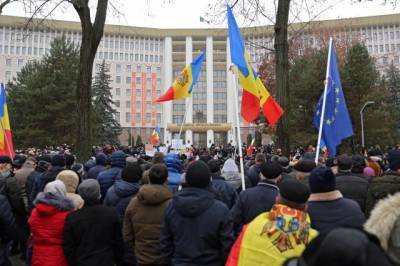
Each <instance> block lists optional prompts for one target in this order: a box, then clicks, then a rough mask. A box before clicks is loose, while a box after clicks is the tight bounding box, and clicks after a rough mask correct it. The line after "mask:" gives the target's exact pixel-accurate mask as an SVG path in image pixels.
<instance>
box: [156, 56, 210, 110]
mask: <svg viewBox="0 0 400 266" xmlns="http://www.w3.org/2000/svg"><path fill="white" fill-rule="evenodd" d="M205 57H206V53H205V52H203V53H201V54H200V55H199V56H198V57H197V58H196V59H195V60H194V61H193V62H192V63H190V64H188V65H187V66H186V67H185V68H184V69H183V70H182V71H181V73H180V74H179V77H178V78H177V79H175V81H174V82H173V83H172V85H171V87H169V88H168V90H167V91H166V92H165V93H164V94H163V95H161V96H160V97H158V98H157V100H156V102H165V101H171V100H175V99H183V98H187V97H189V96H190V95H191V94H192V90H193V86H194V85H195V84H196V82H197V79H198V78H199V75H200V72H201V66H202V64H203V61H204V58H205Z"/></svg>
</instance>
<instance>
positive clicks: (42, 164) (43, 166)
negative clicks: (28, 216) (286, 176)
mask: <svg viewBox="0 0 400 266" xmlns="http://www.w3.org/2000/svg"><path fill="white" fill-rule="evenodd" d="M50 163H51V157H50V156H42V157H39V159H38V164H37V165H36V167H35V171H33V172H32V173H30V174H29V175H28V177H27V180H26V195H27V197H28V206H27V209H28V213H30V212H31V211H32V210H33V208H34V206H33V201H34V200H35V195H34V194H35V191H34V186H35V182H39V181H36V180H39V179H40V176H41V175H42V173H44V172H46V171H47V170H48V169H49V167H50Z"/></svg>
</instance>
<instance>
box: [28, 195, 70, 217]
mask: <svg viewBox="0 0 400 266" xmlns="http://www.w3.org/2000/svg"><path fill="white" fill-rule="evenodd" d="M33 203H34V204H35V206H36V208H38V207H39V206H40V208H39V209H38V210H37V211H38V212H39V213H40V214H41V215H53V214H54V213H55V212H58V211H70V210H73V209H74V204H73V202H72V201H71V200H70V199H69V198H67V197H57V196H53V195H51V194H47V193H43V192H40V193H39V194H38V195H37V197H36V199H35V201H34V202H33ZM46 206H47V207H46ZM49 207H52V208H49Z"/></svg>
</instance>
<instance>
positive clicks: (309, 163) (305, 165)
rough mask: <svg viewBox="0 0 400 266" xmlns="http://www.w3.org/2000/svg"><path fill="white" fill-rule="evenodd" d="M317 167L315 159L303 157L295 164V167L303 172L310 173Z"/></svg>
mask: <svg viewBox="0 0 400 266" xmlns="http://www.w3.org/2000/svg"><path fill="white" fill-rule="evenodd" d="M315 167H316V165H315V162H314V161H313V160H308V159H301V160H300V161H299V162H298V163H296V164H295V165H294V166H293V169H295V170H296V171H299V172H303V173H309V172H311V171H312V170H313V169H314V168H315Z"/></svg>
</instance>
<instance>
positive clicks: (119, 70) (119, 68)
mask: <svg viewBox="0 0 400 266" xmlns="http://www.w3.org/2000/svg"><path fill="white" fill-rule="evenodd" d="M116 68H117V73H121V65H120V64H117V67H116Z"/></svg>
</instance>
